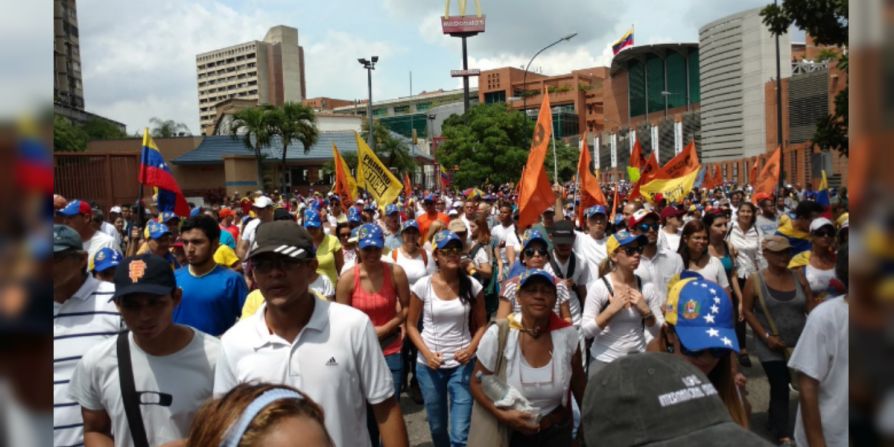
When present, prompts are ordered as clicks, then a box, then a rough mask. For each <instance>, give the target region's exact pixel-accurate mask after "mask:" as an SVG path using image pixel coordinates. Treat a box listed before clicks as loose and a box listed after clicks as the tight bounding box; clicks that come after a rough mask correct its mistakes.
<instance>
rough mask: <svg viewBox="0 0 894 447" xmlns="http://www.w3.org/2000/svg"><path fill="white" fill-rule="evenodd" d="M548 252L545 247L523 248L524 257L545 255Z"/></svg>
mask: <svg viewBox="0 0 894 447" xmlns="http://www.w3.org/2000/svg"><path fill="white" fill-rule="evenodd" d="M548 254H549V251H548V250H547V249H545V248H527V249H525V257H526V258H532V257H534V256H544V257H545V256H546V255H548Z"/></svg>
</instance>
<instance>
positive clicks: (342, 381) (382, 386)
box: [214, 221, 408, 447]
mask: <svg viewBox="0 0 894 447" xmlns="http://www.w3.org/2000/svg"><path fill="white" fill-rule="evenodd" d="M249 262H250V263H251V265H252V269H251V270H252V275H253V277H254V281H255V283H256V284H257V286H258V289H260V291H261V294H262V295H263V296H264V301H265V304H263V305H262V306H261V307H260V308H259V309H258V310H257V311H256V312H255V313H254V315H252V316H251V317H249V318H247V319H243V320H242V321H240V322H238V323H236V325H235V326H233V327H232V328H231V329H230V330H229V331H227V332H226V333H225V334H224V335H223V338H222V343H223V349H222V351H221V355H220V359H219V360H218V365H217V370H216V371H215V378H214V393H215V394H216V395H220V394H224V393H226V392H228V391H229V390H231V389H233V388H234V387H235V386H236V385H238V384H239V383H240V382H245V381H264V382H272V383H284V384H286V385H290V386H294V387H296V388H298V389H300V390H302V391H304V392H305V393H307V395H308V396H309V397H310V398H312V399H313V400H314V401H315V402H317V403H318V404H320V406H321V407H322V408H323V410H324V411H325V416H326V421H325V422H326V424H325V425H326V428H327V430H328V431H329V434H330V435H331V436H332V439H333V441H334V444H335V445H339V446H341V445H353V446H369V445H370V441H369V434H368V432H367V429H366V420H367V419H366V405H364V402H363V401H365V402H369V404H370V405H371V406H372V409H373V413H374V416H375V419H376V422H377V423H378V426H379V433H380V434H381V437H382V440H383V445H384V446H385V447H395V446H397V447H400V446H406V445H407V444H408V441H407V431H406V426H405V425H404V420H403V416H402V415H401V412H400V407H399V406H398V405H397V401H396V400H395V398H394V384H393V381H392V378H391V371H390V370H389V369H388V365H387V364H386V363H385V357H384V356H383V355H382V348H381V347H380V345H379V341H378V338H377V337H376V333H375V330H373V326H372V323H370V320H369V317H367V316H366V314H364V313H362V312H360V311H359V310H357V309H354V308H352V307H349V306H345V305H341V304H337V303H330V302H328V301H324V300H320V299H317V298H315V297H314V295H313V294H312V293H310V292H309V289H308V286H309V284H310V282H311V278H313V273H314V271H316V269H317V258H316V253H315V250H314V245H313V240H312V238H311V236H310V233H308V232H307V230H305V229H304V228H302V227H300V226H298V225H296V224H295V223H293V222H285V221H277V222H270V223H265V224H263V225H261V226H260V227H258V230H257V237H256V238H255V242H254V244H252V247H251V251H250V252H249ZM359 399H362V401H361V402H358V400H359Z"/></svg>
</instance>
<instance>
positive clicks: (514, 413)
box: [503, 410, 540, 435]
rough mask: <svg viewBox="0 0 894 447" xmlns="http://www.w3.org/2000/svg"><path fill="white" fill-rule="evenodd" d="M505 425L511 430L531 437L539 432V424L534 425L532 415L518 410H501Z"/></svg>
mask: <svg viewBox="0 0 894 447" xmlns="http://www.w3.org/2000/svg"><path fill="white" fill-rule="evenodd" d="M503 414H504V417H503V419H504V420H505V421H506V424H507V425H509V426H510V427H512V429H513V430H515V431H519V432H521V433H522V434H525V435H533V434H534V433H537V432H538V431H540V424H535V423H534V415H533V414H531V413H525V412H524V411H519V410H503Z"/></svg>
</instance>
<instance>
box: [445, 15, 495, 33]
mask: <svg viewBox="0 0 894 447" xmlns="http://www.w3.org/2000/svg"><path fill="white" fill-rule="evenodd" d="M484 18H485V16H483V15H482V16H481V17H478V16H450V17H441V29H442V30H443V31H444V34H451V35H452V34H477V33H483V32H484Z"/></svg>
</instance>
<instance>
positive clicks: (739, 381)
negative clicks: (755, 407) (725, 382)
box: [733, 372, 748, 388]
mask: <svg viewBox="0 0 894 447" xmlns="http://www.w3.org/2000/svg"><path fill="white" fill-rule="evenodd" d="M733 380H734V381H735V382H736V386H737V387H739V388H744V387H745V384H747V383H748V378H747V377H745V375H744V374H742V373H740V372H737V373H736V375H735V377H733Z"/></svg>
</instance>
